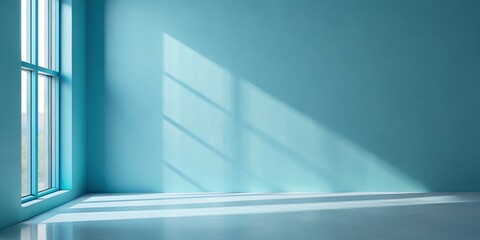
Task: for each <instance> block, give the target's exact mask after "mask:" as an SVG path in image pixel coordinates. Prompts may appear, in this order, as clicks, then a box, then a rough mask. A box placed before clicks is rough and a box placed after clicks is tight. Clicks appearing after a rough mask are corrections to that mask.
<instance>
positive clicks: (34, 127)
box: [30, 0, 38, 197]
mask: <svg viewBox="0 0 480 240" xmlns="http://www.w3.org/2000/svg"><path fill="white" fill-rule="evenodd" d="M33 1H34V11H32V12H33V17H32V21H33V24H32V25H33V26H34V29H33V31H34V34H33V36H34V37H33V39H32V40H33V45H34V60H33V65H35V66H38V0H33ZM32 75H33V76H32V91H31V93H32V100H33V103H32V112H31V113H30V114H31V116H32V122H33V124H32V128H31V131H32V132H31V136H32V153H31V155H32V168H31V170H32V172H31V176H32V178H31V179H32V181H31V185H32V194H33V196H35V197H37V196H38V114H37V113H38V70H37V69H35V70H34V71H33V74H32Z"/></svg>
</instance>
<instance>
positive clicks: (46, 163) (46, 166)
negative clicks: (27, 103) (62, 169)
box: [37, 75, 52, 191]
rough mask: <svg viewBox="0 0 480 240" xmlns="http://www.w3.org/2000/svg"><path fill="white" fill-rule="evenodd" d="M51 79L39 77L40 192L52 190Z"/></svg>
mask: <svg viewBox="0 0 480 240" xmlns="http://www.w3.org/2000/svg"><path fill="white" fill-rule="evenodd" d="M49 80H50V78H49V77H46V76H43V75H38V92H37V96H38V115H37V119H38V120H37V121H38V130H37V131H38V191H43V190H46V189H49V188H51V186H52V185H51V183H52V181H51V179H52V176H51V173H52V172H51V169H52V162H51V159H52V158H51V148H50V147H51V144H50V139H51V137H50V136H51V134H50V133H51V127H50V122H51V117H50V111H51V108H50V102H51V99H50V82H49Z"/></svg>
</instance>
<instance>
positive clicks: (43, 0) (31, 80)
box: [21, 0, 59, 202]
mask: <svg viewBox="0 0 480 240" xmlns="http://www.w3.org/2000/svg"><path fill="white" fill-rule="evenodd" d="M58 1H59V0H21V4H22V8H21V17H22V23H21V33H22V38H21V46H22V69H21V85H22V88H21V89H22V90H21V98H22V100H21V101H22V104H21V108H22V109H21V112H22V159H21V162H22V164H21V165H22V202H26V201H29V200H32V199H36V198H38V197H40V196H43V195H45V194H48V193H51V192H53V191H56V190H58V189H59V174H58V124H57V123H58V109H59V107H58V101H57V100H58V97H59V94H58V92H59V62H58V56H59V51H58V49H59V46H58V39H59V38H58V36H59V34H58V26H59V24H58V16H59V15H58V13H59V10H58Z"/></svg>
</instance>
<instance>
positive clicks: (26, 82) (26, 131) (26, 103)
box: [21, 71, 31, 196]
mask: <svg viewBox="0 0 480 240" xmlns="http://www.w3.org/2000/svg"><path fill="white" fill-rule="evenodd" d="M21 81H22V83H21V84H22V93H21V95H22V196H27V195H30V193H31V186H30V182H31V181H30V116H29V114H28V112H29V111H30V97H29V88H30V72H28V71H22V80H21Z"/></svg>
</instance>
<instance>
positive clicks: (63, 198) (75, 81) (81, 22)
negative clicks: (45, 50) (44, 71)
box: [0, 0, 86, 229]
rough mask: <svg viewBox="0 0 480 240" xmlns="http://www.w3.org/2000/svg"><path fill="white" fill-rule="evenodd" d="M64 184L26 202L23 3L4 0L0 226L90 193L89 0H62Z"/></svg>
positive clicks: (0, 14)
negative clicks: (23, 183)
mask: <svg viewBox="0 0 480 240" xmlns="http://www.w3.org/2000/svg"><path fill="white" fill-rule="evenodd" d="M61 11H62V26H61V27H62V29H61V30H62V39H61V40H62V44H61V85H60V86H61V98H62V99H61V100H62V102H61V106H60V108H61V113H60V122H61V139H60V144H61V152H60V160H61V170H60V174H61V177H62V179H61V188H62V189H64V190H68V191H64V192H62V193H61V194H57V195H56V196H54V195H55V194H53V195H49V196H48V197H43V198H41V199H39V200H36V201H31V202H29V203H27V204H23V205H22V204H21V194H20V190H21V172H20V171H21V166H20V159H21V141H20V140H21V121H20V116H21V113H20V110H21V109H20V103H21V102H20V100H21V92H20V86H21V85H20V67H21V60H20V1H18V0H2V1H0V229H2V228H4V227H6V226H9V225H11V224H14V223H17V222H19V221H23V220H25V219H28V218H30V217H33V216H36V215H38V214H39V213H41V212H44V211H47V210H49V209H51V208H54V207H56V206H58V205H60V204H63V203H65V202H68V201H70V200H72V199H74V198H76V197H78V196H80V195H81V194H83V193H84V192H85V189H86V188H85V182H86V181H85V127H86V126H85V72H86V70H85V1H83V0H62V1H61Z"/></svg>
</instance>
